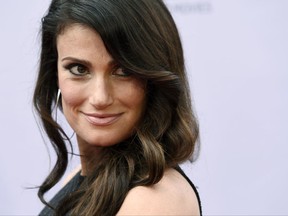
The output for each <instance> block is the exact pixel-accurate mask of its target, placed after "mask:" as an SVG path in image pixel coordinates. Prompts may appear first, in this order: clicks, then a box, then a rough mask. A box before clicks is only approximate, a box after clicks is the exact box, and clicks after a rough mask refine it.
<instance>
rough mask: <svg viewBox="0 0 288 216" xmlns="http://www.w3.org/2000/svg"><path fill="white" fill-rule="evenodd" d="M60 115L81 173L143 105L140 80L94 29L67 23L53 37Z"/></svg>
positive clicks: (129, 128) (128, 130)
mask: <svg viewBox="0 0 288 216" xmlns="http://www.w3.org/2000/svg"><path fill="white" fill-rule="evenodd" d="M57 50H58V82H59V83H58V84H59V89H60V90H61V95H62V97H61V98H62V106H63V112H64V115H65V117H66V119H67V121H68V123H69V124H70V126H71V127H72V128H73V130H74V131H75V133H76V135H77V141H78V145H79V150H80V154H81V155H85V157H81V164H82V174H84V175H85V174H86V173H87V172H88V170H89V167H87V161H88V160H89V158H90V157H92V155H93V157H95V155H96V154H101V149H102V148H103V147H107V146H111V145H115V144H117V143H119V142H121V141H123V140H125V139H126V138H128V137H130V136H131V135H132V134H133V132H134V131H135V127H136V126H137V124H138V122H139V121H140V119H141V116H142V114H143V112H144V109H145V98H146V97H145V88H144V84H143V82H142V81H141V80H139V79H137V78H136V77H134V76H133V75H131V74H129V73H127V72H126V71H125V70H124V69H123V68H121V67H120V66H119V65H118V64H117V62H115V61H114V59H113V58H112V57H111V55H110V54H109V53H108V51H107V50H106V48H105V46H104V44H103V41H102V39H101V37H100V36H99V35H98V33H97V32H95V31H94V30H92V29H90V28H88V27H85V26H81V25H79V24H73V25H70V26H68V27H66V28H65V30H64V31H63V32H62V33H61V34H60V35H59V36H58V37H57Z"/></svg>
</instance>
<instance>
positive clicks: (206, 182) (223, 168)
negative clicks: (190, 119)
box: [0, 0, 288, 215]
mask: <svg viewBox="0 0 288 216" xmlns="http://www.w3.org/2000/svg"><path fill="white" fill-rule="evenodd" d="M49 1H50V0H42V1H39V0H29V1H22V0H16V1H5V3H2V4H1V9H2V10H1V13H0V28H1V29H0V39H1V40H0V48H1V49H0V63H1V67H0V68H1V69H0V73H1V85H0V97H1V106H0V110H1V115H0V120H1V126H0V134H1V139H2V141H1V151H0V160H1V163H0V170H1V174H0V191H1V192H0V215H35V214H37V213H38V212H39V211H40V209H41V208H42V205H41V203H40V202H39V201H38V198H37V195H36V190H33V189H32V190H30V189H25V188H26V187H33V186H37V185H39V184H40V183H41V181H42V180H43V179H44V177H45V176H46V175H47V172H48V170H49V157H48V154H47V150H46V147H45V145H44V143H43V141H42V138H41V135H40V133H39V130H38V128H37V125H36V123H35V120H34V117H33V114H32V103H31V101H32V92H33V87H34V81H35V76H36V70H37V63H38V62H37V61H38V54H39V36H38V30H39V23H40V19H41V17H42V15H43V14H44V12H45V11H46V8H47V7H48V4H49ZM166 2H167V4H168V5H169V8H170V9H171V11H172V13H173V16H174V17H175V20H176V22H177V24H178V26H179V30H180V33H181V37H182V40H183V45H184V50H185V57H186V63H187V70H188V71H189V77H190V83H191V91H192V94H193V98H194V103H195V108H196V110H197V114H198V118H199V121H200V126H201V143H202V150H201V155H200V158H199V160H198V161H197V162H196V163H195V164H194V165H193V166H191V165H186V166H185V170H186V171H187V173H188V175H189V176H190V177H191V178H192V180H193V181H194V183H195V184H196V185H197V186H198V188H199V192H200V194H201V197H202V202H203V209H204V214H206V215H288V205H287V203H288V184H287V182H288V169H287V164H288V157H287V153H288V131H287V128H288V113H287V110H288V95H287V92H288V83H287V82H288V22H287V20H288V1H287V0H261V1H260V0H234V1H228V0H203V1H202V0H166ZM52 160H53V156H52ZM71 168H72V167H71Z"/></svg>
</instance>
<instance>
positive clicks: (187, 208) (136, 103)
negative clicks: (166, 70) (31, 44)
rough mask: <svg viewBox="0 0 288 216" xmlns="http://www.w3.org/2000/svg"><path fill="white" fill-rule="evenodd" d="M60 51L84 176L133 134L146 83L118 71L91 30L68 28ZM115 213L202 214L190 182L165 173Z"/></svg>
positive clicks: (65, 98) (66, 103) (66, 105)
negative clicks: (103, 152) (104, 153)
mask: <svg viewBox="0 0 288 216" xmlns="http://www.w3.org/2000/svg"><path fill="white" fill-rule="evenodd" d="M57 50H58V82H59V83H58V84H59V89H60V90H61V94H62V97H61V99H62V106H63V112H64V115H65V117H66V119H67V121H68V122H69V124H70V126H71V127H72V128H73V130H74V131H75V133H76V135H77V141H78V145H79V150H80V154H81V155H85V157H81V167H82V168H81V172H82V175H86V174H87V173H88V172H89V167H88V166H87V164H88V163H87V161H88V160H89V158H90V157H92V155H93V157H95V155H97V154H98V155H99V154H101V150H102V148H104V147H107V146H111V145H115V144H117V143H119V142H121V141H123V140H124V139H126V138H128V137H129V136H131V135H132V134H133V132H134V130H135V127H136V126H137V124H138V122H139V121H140V120H141V117H142V115H143V112H144V109H145V105H146V104H145V100H146V96H145V84H144V83H143V82H141V81H140V80H139V79H136V78H135V77H133V76H131V75H129V74H127V73H126V72H125V70H123V69H122V68H121V67H119V66H118V65H117V64H116V62H115V61H114V60H113V58H112V57H111V55H110V54H109V53H108V52H107V50H106V48H105V46H104V44H103V41H102V39H101V37H100V36H99V35H98V34H97V32H95V31H94V30H92V29H90V28H88V27H85V26H81V25H79V24H74V25H71V26H68V27H66V29H65V30H64V31H63V32H62V33H61V34H60V35H59V36H58V38H57ZM77 170H78V169H77ZM117 215H199V209H198V203H197V198H196V195H195V193H194V191H193V189H192V188H191V186H190V185H189V183H188V182H187V181H186V180H185V179H184V177H183V176H181V175H180V174H179V173H178V172H177V171H175V170H174V169H167V170H166V171H165V172H164V175H163V178H162V179H161V181H160V182H158V183H157V184H155V185H152V186H149V187H144V186H139V187H135V188H133V189H131V190H130V191H129V193H128V194H127V196H126V198H125V200H124V202H123V205H122V206H121V208H120V210H119V212H118V213H117Z"/></svg>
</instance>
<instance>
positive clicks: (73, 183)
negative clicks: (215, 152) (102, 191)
mask: <svg viewBox="0 0 288 216" xmlns="http://www.w3.org/2000/svg"><path fill="white" fill-rule="evenodd" d="M175 170H177V171H178V172H179V173H180V174H181V175H182V176H183V177H184V178H185V179H186V180H187V181H188V183H189V184H190V185H191V187H192V188H193V190H194V192H195V194H196V196H197V200H198V204H199V209H200V215H202V207H201V201H200V196H199V193H198V191H197V189H196V187H195V185H194V184H193V183H192V182H191V180H190V179H189V178H188V177H187V176H186V175H185V173H184V172H183V170H182V169H181V168H180V167H179V166H177V167H176V168H175ZM84 179H85V177H84V176H81V175H80V172H78V173H77V174H76V175H75V176H74V177H73V178H72V179H71V180H70V181H69V182H68V183H67V184H66V185H65V186H64V187H63V188H62V189H61V190H60V191H59V192H58V193H57V194H56V195H55V196H54V197H53V198H52V200H51V201H50V202H49V204H50V205H51V206H53V207H56V206H57V205H58V203H60V202H61V200H62V199H63V198H64V197H66V196H67V195H69V194H70V193H73V192H74V191H76V190H77V189H78V188H79V187H80V185H81V183H82V182H83V180H84ZM39 215H40V216H42V215H43V216H52V215H54V211H53V209H51V208H50V207H48V206H45V207H44V209H43V210H42V211H41V212H40V214H39Z"/></svg>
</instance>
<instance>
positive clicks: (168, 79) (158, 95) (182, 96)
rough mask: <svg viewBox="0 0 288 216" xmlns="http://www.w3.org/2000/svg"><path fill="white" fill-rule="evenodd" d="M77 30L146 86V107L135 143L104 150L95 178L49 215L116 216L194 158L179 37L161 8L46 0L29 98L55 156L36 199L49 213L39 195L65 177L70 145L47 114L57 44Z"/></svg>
mask: <svg viewBox="0 0 288 216" xmlns="http://www.w3.org/2000/svg"><path fill="white" fill-rule="evenodd" d="M75 23H77V24H81V25H84V26H87V27H89V28H91V29H94V30H95V31H96V32H97V33H98V34H99V35H100V36H101V38H102V40H103V42H104V44H105V46H106V49H107V50H108V52H109V53H110V54H111V56H112V57H113V59H114V60H116V61H117V62H118V63H119V64H120V65H121V67H123V68H125V69H126V70H129V71H130V72H131V73H132V74H133V75H134V76H136V77H139V78H140V79H143V80H145V82H146V83H147V89H146V91H147V93H146V94H147V103H146V104H147V107H146V110H145V113H144V116H143V119H142V121H141V122H140V123H139V125H138V126H137V129H136V132H135V134H134V135H133V137H131V138H129V139H127V140H124V141H123V142H121V143H119V144H116V145H114V146H111V147H107V148H106V149H105V151H104V153H103V155H102V156H101V159H99V158H98V159H96V158H95V161H92V163H93V165H94V166H93V171H92V172H91V173H89V175H88V176H87V177H86V178H85V180H84V182H83V183H82V185H81V186H80V188H79V189H78V190H77V191H76V192H74V193H73V194H71V195H69V196H68V197H66V198H65V199H64V200H63V201H62V202H61V203H59V205H58V206H56V207H55V206H54V207H53V208H54V210H55V213H56V215H64V214H65V213H71V214H72V215H101V216H105V215H107V216H108V215H109V216H110V215H115V214H116V213H117V212H118V210H119V208H120V207H121V205H122V203H123V201H124V199H125V197H126V195H127V193H128V191H129V190H130V189H131V188H133V187H135V186H139V185H142V186H149V185H152V184H155V183H157V182H158V181H159V180H160V179H161V178H162V176H163V173H164V170H165V169H166V168H169V167H175V166H177V165H178V164H179V163H182V162H184V161H186V160H188V159H191V158H192V157H193V155H195V153H196V151H195V149H196V148H195V146H196V143H197V139H198V124H197V121H196V118H195V116H194V114H193V112H192V107H191V98H190V89H189V85H188V81H187V77H186V72H185V67H184V58H183V50H182V45H181V41H180V37H179V34H178V30H177V28H176V25H175V23H174V21H173V18H172V16H171V14H170V13H169V11H168V9H167V7H166V6H165V4H164V3H163V1H162V0H52V2H51V5H50V7H49V10H48V12H47V14H46V15H45V17H43V19H42V32H41V33H42V47H41V56H40V67H39V74H38V79H37V84H36V88H35V92H34V97H33V102H34V106H35V109H36V112H37V113H38V114H39V116H40V119H41V122H42V124H43V128H44V130H45V132H46V133H47V135H48V137H49V139H50V141H51V144H52V146H53V148H54V149H55V152H56V154H57V161H56V163H55V166H54V168H53V169H52V171H51V172H50V174H49V175H48V177H47V178H46V179H45V181H44V182H43V184H42V185H41V186H40V188H39V191H38V196H39V198H40V199H41V201H42V202H43V203H45V204H46V205H49V204H48V203H47V202H46V201H45V199H44V194H45V193H46V192H47V191H49V190H50V189H51V188H52V187H53V186H54V185H55V184H56V183H57V182H59V180H60V179H61V177H62V176H63V174H64V173H65V171H66V168H67V164H68V155H69V153H68V147H69V144H70V148H71V142H70V141H69V137H68V136H67V135H66V134H65V132H64V130H63V129H62V128H61V126H60V125H59V124H58V123H57V122H56V120H55V119H53V117H52V111H53V107H54V106H55V101H56V97H57V91H58V85H57V83H58V80H57V59H58V54H57V48H56V43H57V36H58V35H59V34H61V33H62V32H63V31H64V29H65V28H66V27H67V26H69V25H71V24H75ZM60 109H61V104H60ZM67 140H68V142H67ZM67 145H68V147H67ZM197 149H198V148H197Z"/></svg>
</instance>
